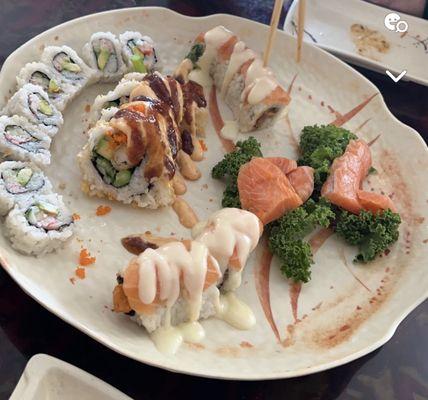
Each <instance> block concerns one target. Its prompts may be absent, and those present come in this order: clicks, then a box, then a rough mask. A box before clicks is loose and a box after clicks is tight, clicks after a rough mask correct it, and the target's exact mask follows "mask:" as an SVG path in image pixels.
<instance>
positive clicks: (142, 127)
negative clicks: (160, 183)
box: [114, 103, 175, 181]
mask: <svg viewBox="0 0 428 400" xmlns="http://www.w3.org/2000/svg"><path fill="white" fill-rule="evenodd" d="M151 104H152V103H149V105H148V106H147V107H146V110H145V113H144V114H143V113H142V112H139V111H136V110H132V103H130V104H129V105H128V107H127V108H123V109H120V110H119V111H118V112H117V113H116V114H115V116H114V118H115V119H118V118H123V119H125V121H126V123H127V125H128V126H129V127H130V128H131V135H130V137H128V144H127V152H128V159H129V161H130V162H132V163H134V164H135V165H137V164H139V163H140V162H141V161H142V160H143V158H145V157H146V155H147V164H146V166H145V168H144V176H145V178H146V179H147V180H148V181H150V180H151V179H152V178H155V177H160V176H161V175H162V172H163V171H164V168H166V170H167V172H168V176H169V178H170V179H172V177H173V176H174V173H175V165H174V163H173V162H172V161H171V160H170V159H169V158H167V156H166V150H165V144H164V143H162V142H161V141H160V140H159V131H160V127H159V123H158V115H157V114H158V112H157V111H158V109H157V108H156V107H151V106H150V105H151Z"/></svg>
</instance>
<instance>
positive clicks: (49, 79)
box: [16, 62, 76, 111]
mask: <svg viewBox="0 0 428 400" xmlns="http://www.w3.org/2000/svg"><path fill="white" fill-rule="evenodd" d="M16 80H17V82H18V87H22V86H24V85H26V84H27V83H31V84H33V85H37V86H40V87H41V88H42V89H43V90H44V91H45V92H46V93H47V94H48V96H49V99H50V100H51V101H52V103H53V104H54V105H55V107H56V108H57V109H58V110H59V111H62V110H64V109H65V107H66V105H67V103H68V102H69V101H70V100H71V99H72V98H73V97H74V96H75V95H76V89H75V88H74V87H73V86H72V85H70V84H69V83H67V82H66V81H65V80H64V78H63V77H62V76H61V75H60V74H59V73H58V72H57V71H56V70H55V69H53V68H51V67H49V66H47V65H46V64H43V63H41V62H32V63H28V64H26V65H25V66H24V67H23V68H22V69H21V70H20V71H19V75H18V76H17V77H16Z"/></svg>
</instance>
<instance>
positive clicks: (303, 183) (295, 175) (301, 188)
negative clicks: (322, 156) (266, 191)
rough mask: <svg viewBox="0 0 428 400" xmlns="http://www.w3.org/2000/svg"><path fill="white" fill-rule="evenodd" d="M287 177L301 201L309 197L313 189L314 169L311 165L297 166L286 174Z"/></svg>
mask: <svg viewBox="0 0 428 400" xmlns="http://www.w3.org/2000/svg"><path fill="white" fill-rule="evenodd" d="M287 178H288V179H289V181H290V183H291V186H293V188H294V190H295V191H296V192H297V194H298V195H299V197H300V198H301V199H302V202H303V203H304V202H305V201H306V200H308V199H309V197H311V195H312V192H313V191H314V169H313V168H312V167H307V166H303V167H297V168H296V169H295V170H293V171H291V172H290V173H289V174H287Z"/></svg>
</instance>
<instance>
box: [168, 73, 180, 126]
mask: <svg viewBox="0 0 428 400" xmlns="http://www.w3.org/2000/svg"><path fill="white" fill-rule="evenodd" d="M166 79H167V81H168V83H169V88H170V90H171V107H172V111H173V112H174V117H175V120H176V121H178V120H179V116H180V101H179V95H178V82H177V81H176V80H175V79H174V78H173V77H172V76H167V77H166Z"/></svg>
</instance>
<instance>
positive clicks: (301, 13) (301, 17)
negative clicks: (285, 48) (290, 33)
mask: <svg viewBox="0 0 428 400" xmlns="http://www.w3.org/2000/svg"><path fill="white" fill-rule="evenodd" d="M305 14H306V0H300V1H299V10H298V14H297V18H298V21H297V53H296V61H297V62H298V63H299V62H300V60H301V58H302V42H303V35H304V32H305Z"/></svg>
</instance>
